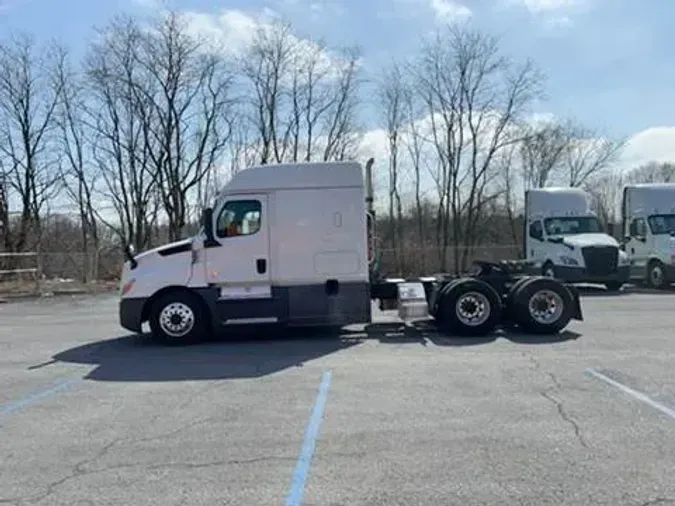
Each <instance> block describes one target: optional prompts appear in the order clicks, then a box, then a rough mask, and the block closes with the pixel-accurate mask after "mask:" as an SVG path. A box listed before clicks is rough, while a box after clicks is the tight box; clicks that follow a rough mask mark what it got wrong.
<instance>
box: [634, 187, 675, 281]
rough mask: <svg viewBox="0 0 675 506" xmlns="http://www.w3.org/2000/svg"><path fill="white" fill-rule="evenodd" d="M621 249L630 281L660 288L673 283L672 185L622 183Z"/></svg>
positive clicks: (674, 194) (674, 224)
mask: <svg viewBox="0 0 675 506" xmlns="http://www.w3.org/2000/svg"><path fill="white" fill-rule="evenodd" d="M622 200H623V202H622V206H621V209H622V213H621V214H622V226H623V238H624V239H623V244H622V248H623V249H624V250H625V251H626V253H627V254H628V255H629V257H630V260H631V272H630V277H631V280H632V281H636V282H646V283H647V284H648V285H649V286H651V287H653V288H664V287H666V286H668V285H669V284H671V283H673V282H675V184H673V183H652V184H635V185H628V186H625V187H624V189H623V199H622Z"/></svg>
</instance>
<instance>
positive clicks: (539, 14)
mask: <svg viewBox="0 0 675 506" xmlns="http://www.w3.org/2000/svg"><path fill="white" fill-rule="evenodd" d="M500 1H501V3H502V5H505V6H508V7H519V8H523V9H525V10H527V11H528V12H529V13H530V14H532V15H533V16H535V17H536V18H538V19H539V20H540V21H541V22H542V24H543V26H544V28H546V29H547V30H561V29H565V28H569V27H571V26H572V25H573V19H572V15H573V14H578V13H579V12H582V11H584V10H588V9H590V8H591V7H592V6H593V5H592V2H593V1H594V0H500Z"/></svg>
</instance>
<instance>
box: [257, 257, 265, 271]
mask: <svg viewBox="0 0 675 506" xmlns="http://www.w3.org/2000/svg"><path fill="white" fill-rule="evenodd" d="M255 268H256V270H257V271H258V274H265V273H266V272H267V260H265V259H264V258H258V259H257V260H256V261H255Z"/></svg>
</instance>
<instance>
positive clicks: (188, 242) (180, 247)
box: [134, 238, 192, 261]
mask: <svg viewBox="0 0 675 506" xmlns="http://www.w3.org/2000/svg"><path fill="white" fill-rule="evenodd" d="M191 249H192V238H190V239H183V240H180V241H176V242H171V243H169V244H162V245H161V246H158V247H156V248H152V249H149V250H146V251H143V252H142V253H138V254H137V255H134V257H135V258H136V260H137V261H138V260H141V259H143V258H147V257H149V256H153V255H162V256H170V255H175V254H177V253H185V252H188V251H190V250H191Z"/></svg>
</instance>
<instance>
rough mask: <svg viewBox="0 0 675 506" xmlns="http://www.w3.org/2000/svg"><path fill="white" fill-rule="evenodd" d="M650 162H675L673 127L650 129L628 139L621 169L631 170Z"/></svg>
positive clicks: (674, 133)
mask: <svg viewBox="0 0 675 506" xmlns="http://www.w3.org/2000/svg"><path fill="white" fill-rule="evenodd" d="M650 161H655V162H675V126H670V127H668V126H661V127H651V128H647V129H646V130H642V131H641V132H638V133H636V134H635V135H633V136H632V137H630V139H629V140H628V142H627V144H626V147H625V148H624V150H623V155H622V157H621V165H622V167H625V168H626V169H631V168H634V167H637V166H639V165H642V164H645V163H647V162H650Z"/></svg>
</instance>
